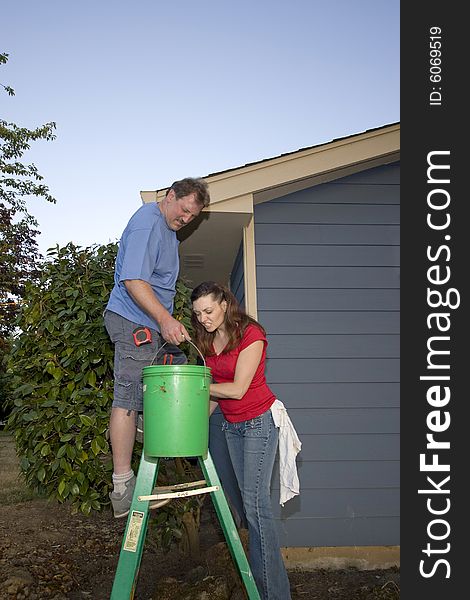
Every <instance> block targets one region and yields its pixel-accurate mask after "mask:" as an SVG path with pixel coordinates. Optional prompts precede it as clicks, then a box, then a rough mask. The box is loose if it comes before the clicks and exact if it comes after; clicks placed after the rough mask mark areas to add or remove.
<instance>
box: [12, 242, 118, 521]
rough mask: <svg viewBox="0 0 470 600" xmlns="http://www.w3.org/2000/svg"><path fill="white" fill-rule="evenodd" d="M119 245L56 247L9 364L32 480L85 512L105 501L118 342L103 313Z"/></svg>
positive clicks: (32, 287)
mask: <svg viewBox="0 0 470 600" xmlns="http://www.w3.org/2000/svg"><path fill="white" fill-rule="evenodd" d="M116 248H117V247H116V244H109V245H107V246H98V247H91V248H87V249H82V248H80V247H76V246H74V245H73V244H68V245H67V246H65V247H64V248H58V247H57V248H56V249H55V250H52V251H49V260H47V261H46V262H45V263H44V265H43V268H42V270H41V271H40V277H39V282H38V283H37V284H34V283H32V284H29V285H28V286H27V289H26V297H27V298H28V301H27V302H26V303H25V304H24V305H23V307H22V311H21V314H20V318H19V320H18V326H19V328H20V329H21V334H20V335H19V336H18V337H17V338H16V339H15V341H14V343H13V348H12V351H11V354H10V356H9V362H8V373H9V374H10V375H11V379H12V388H13V389H14V406H13V409H12V412H11V414H10V417H9V419H8V423H7V427H8V429H12V430H14V435H15V439H16V445H17V450H18V453H19V455H20V456H21V457H22V458H21V469H22V471H23V473H24V475H25V478H26V482H27V484H28V485H29V486H30V487H31V488H32V489H34V490H36V491H38V492H40V493H41V492H42V493H44V494H45V495H47V496H49V497H52V498H56V499H57V500H59V501H60V502H63V501H66V500H67V501H71V502H72V504H73V507H74V509H75V510H81V511H82V512H84V513H89V512H90V511H91V510H92V509H94V510H99V509H100V508H101V506H102V504H103V503H104V502H106V503H107V502H108V499H107V492H108V488H109V482H110V474H109V471H110V469H111V467H112V465H111V462H110V460H109V459H108V460H106V459H107V455H108V453H109V446H108V442H107V440H106V437H105V432H106V430H107V427H108V420H109V407H110V404H111V401H112V393H113V375H112V369H113V348H112V345H111V342H110V340H109V337H108V334H107V332H106V329H105V328H104V324H103V317H102V313H103V310H104V307H105V305H106V302H107V300H108V297H109V293H110V290H111V288H112V285H113V270H114V261H115V257H116Z"/></svg>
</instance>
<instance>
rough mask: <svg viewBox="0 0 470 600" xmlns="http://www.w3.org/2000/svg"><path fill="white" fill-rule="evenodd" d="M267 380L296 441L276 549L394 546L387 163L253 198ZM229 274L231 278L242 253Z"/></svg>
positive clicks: (395, 178) (394, 315)
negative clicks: (292, 481)
mask: <svg viewBox="0 0 470 600" xmlns="http://www.w3.org/2000/svg"><path fill="white" fill-rule="evenodd" d="M255 241H256V263H257V286H258V289H257V300H258V318H259V320H260V322H261V323H262V324H263V325H264V326H265V327H266V330H267V332H268V340H269V348H268V355H269V356H268V367H267V377H268V381H269V384H270V386H271V387H272V389H273V391H274V392H275V393H276V394H277V395H278V397H279V398H280V399H281V400H282V401H283V402H284V404H285V405H286V406H287V408H288V410H289V414H290V416H291V419H292V421H293V422H294V425H295V427H296V429H297V432H298V434H299V436H300V438H301V441H302V452H301V453H300V454H299V458H298V467H299V476H300V480H301V495H300V496H299V497H297V498H295V499H293V500H290V501H289V502H288V503H287V504H286V505H285V507H284V508H280V507H279V504H278V499H279V481H278V479H277V477H276V476H275V477H274V478H273V505H274V506H275V511H276V515H277V516H278V517H279V519H280V521H279V528H280V529H279V530H280V536H281V544H282V545H283V546H352V545H354V546H364V545H396V544H399V474H398V469H399V264H400V260H399V259H400V255H399V163H394V164H392V165H387V166H383V167H377V168H374V169H369V170H367V171H363V172H361V173H357V174H355V175H352V176H349V177H345V178H342V179H340V180H336V181H334V182H331V183H326V184H322V185H319V186H315V187H312V188H309V189H306V190H302V191H299V192H295V193H292V194H289V195H287V196H284V197H282V198H278V199H276V200H272V201H269V202H265V203H263V204H259V205H256V206H255ZM238 260H239V263H238V268H237V269H234V271H233V273H234V274H233V276H232V280H233V281H234V282H235V281H236V280H237V277H238V278H240V270H242V268H243V261H242V260H241V259H240V255H239V257H238Z"/></svg>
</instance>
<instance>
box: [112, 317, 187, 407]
mask: <svg viewBox="0 0 470 600" xmlns="http://www.w3.org/2000/svg"><path fill="white" fill-rule="evenodd" d="M104 324H105V327H106V330H107V331H108V334H109V337H110V338H111V341H112V342H113V344H114V399H113V404H112V405H113V407H119V408H125V409H127V410H128V411H131V410H132V411H136V412H142V411H143V386H142V369H143V368H144V367H148V366H149V365H151V364H155V365H161V364H163V362H164V360H165V358H164V357H165V355H172V358H171V364H173V365H184V364H186V363H187V362H188V361H187V358H186V355H185V353H184V352H183V351H182V350H180V349H179V348H178V346H174V345H173V344H168V343H167V344H166V345H165V347H164V348H162V350H161V352H159V350H160V348H161V347H162V346H163V344H164V343H165V340H164V339H163V338H162V336H161V335H160V333H159V332H158V331H157V330H155V329H151V330H150V331H151V333H152V341H151V343H149V344H143V345H142V346H136V345H135V343H134V338H133V336H132V332H133V331H134V329H136V327H139V323H134V322H132V321H129V320H128V319H125V318H124V317H121V315H118V314H116V313H114V312H112V311H110V310H106V311H105V312H104ZM166 360H167V363H168V362H169V361H168V356H167V359H166Z"/></svg>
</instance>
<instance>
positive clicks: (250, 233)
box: [243, 216, 258, 319]
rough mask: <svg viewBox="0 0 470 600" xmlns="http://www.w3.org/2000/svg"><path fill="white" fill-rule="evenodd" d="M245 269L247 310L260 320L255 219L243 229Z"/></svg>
mask: <svg viewBox="0 0 470 600" xmlns="http://www.w3.org/2000/svg"><path fill="white" fill-rule="evenodd" d="M243 267H244V273H243V276H244V285H245V310H246V312H247V313H248V314H249V315H250V316H252V317H253V318H254V319H257V318H258V303H257V294H256V256H255V218H254V216H252V217H251V219H250V221H249V223H248V224H247V225H245V227H243Z"/></svg>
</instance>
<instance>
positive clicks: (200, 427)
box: [142, 365, 211, 457]
mask: <svg viewBox="0 0 470 600" xmlns="http://www.w3.org/2000/svg"><path fill="white" fill-rule="evenodd" d="M142 377H143V387H144V453H145V454H146V455H147V456H150V457H152V456H153V457H174V456H203V457H206V456H207V449H208V445H209V384H210V382H211V370H210V368H209V367H206V366H200V365H151V366H149V367H144V368H143V369H142Z"/></svg>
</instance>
